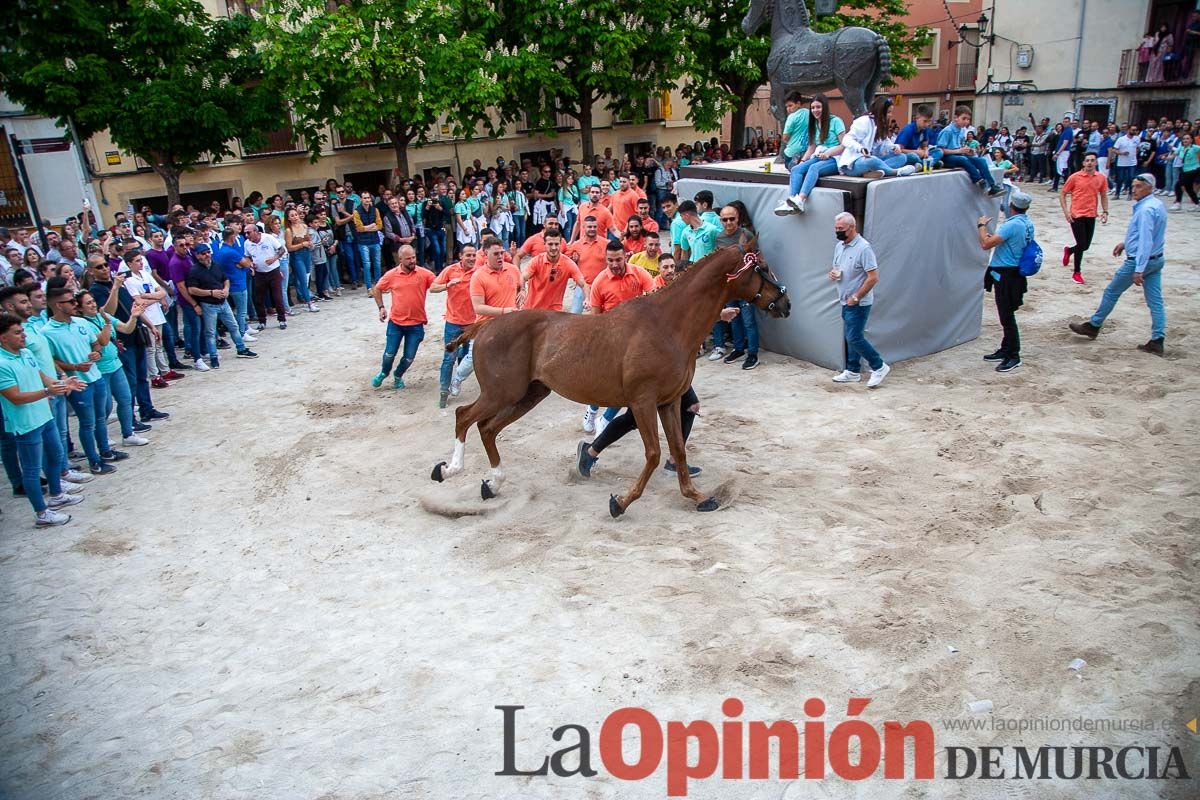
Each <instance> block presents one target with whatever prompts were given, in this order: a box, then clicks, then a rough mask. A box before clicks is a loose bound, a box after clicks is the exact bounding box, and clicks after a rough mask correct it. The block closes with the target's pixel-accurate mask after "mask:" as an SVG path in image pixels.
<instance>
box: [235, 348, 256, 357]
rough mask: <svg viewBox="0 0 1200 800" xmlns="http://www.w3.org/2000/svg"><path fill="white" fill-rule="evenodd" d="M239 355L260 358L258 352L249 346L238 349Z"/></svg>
mask: <svg viewBox="0 0 1200 800" xmlns="http://www.w3.org/2000/svg"><path fill="white" fill-rule="evenodd" d="M237 357H238V358H258V353H256V352H254V351H253V350H251V349H249V348H246V349H245V350H238V354H237Z"/></svg>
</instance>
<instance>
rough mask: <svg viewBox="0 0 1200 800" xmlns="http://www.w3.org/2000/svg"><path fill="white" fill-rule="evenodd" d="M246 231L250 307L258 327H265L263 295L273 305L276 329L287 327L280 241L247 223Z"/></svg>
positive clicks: (265, 316) (264, 301)
mask: <svg viewBox="0 0 1200 800" xmlns="http://www.w3.org/2000/svg"><path fill="white" fill-rule="evenodd" d="M245 231H246V256H247V257H248V258H249V259H250V261H251V262H253V264H254V310H255V312H256V313H257V314H258V326H257V328H258V330H260V331H261V330H263V329H265V328H266V327H267V303H266V301H267V296H268V295H270V298H271V305H272V306H273V307H274V308H275V316H276V319H278V320H279V330H281V331H282V330H287V309H286V306H285V305H284V303H283V275H282V273H280V271H279V259H280V258H281V257H282V256H283V243H282V242H281V241H279V240H278V239H276V238H275V237H274V236H272V235H271V234H269V233H263V232H262V231H260V230H259V229H258V227H257V226H255V225H251V226H249V227H247V228H246V229H245Z"/></svg>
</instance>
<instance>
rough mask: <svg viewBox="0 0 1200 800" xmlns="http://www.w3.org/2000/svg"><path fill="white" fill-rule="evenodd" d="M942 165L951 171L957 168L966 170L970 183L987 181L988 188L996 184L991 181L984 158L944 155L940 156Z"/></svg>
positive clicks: (990, 174)
mask: <svg viewBox="0 0 1200 800" xmlns="http://www.w3.org/2000/svg"><path fill="white" fill-rule="evenodd" d="M942 163H943V164H945V165H946V166H947V167H950V168H951V169H953V168H955V167H959V168H962V169H964V170H966V171H967V177H969V178H970V179H971V183H979V182H980V181H987V185H988V186H989V187H991V186H995V185H996V182H995V181H994V180H992V173H991V170H990V168H989V167H988V164H987V159H985V158H980V157H979V156H960V155H944V156H942Z"/></svg>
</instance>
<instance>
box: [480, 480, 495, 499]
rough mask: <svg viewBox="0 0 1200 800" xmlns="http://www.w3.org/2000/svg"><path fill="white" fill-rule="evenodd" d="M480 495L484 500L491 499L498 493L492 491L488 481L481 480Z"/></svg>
mask: <svg viewBox="0 0 1200 800" xmlns="http://www.w3.org/2000/svg"><path fill="white" fill-rule="evenodd" d="M479 496H480V497H482V498H483V499H484V500H491V499H492V498H493V497H495V496H496V493H495V492H493V491H492V487H491V486H489V485H488V482H487V481H481V482H480V483H479Z"/></svg>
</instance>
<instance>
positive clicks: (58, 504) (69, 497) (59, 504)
mask: <svg viewBox="0 0 1200 800" xmlns="http://www.w3.org/2000/svg"><path fill="white" fill-rule="evenodd" d="M82 502H83V496H82V495H78V494H67V493H66V492H63V493H62V494H58V495H54V496H53V497H47V498H46V505H48V506H50V507H51V508H65V507H67V506H73V505H76V504H78V503H82Z"/></svg>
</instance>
